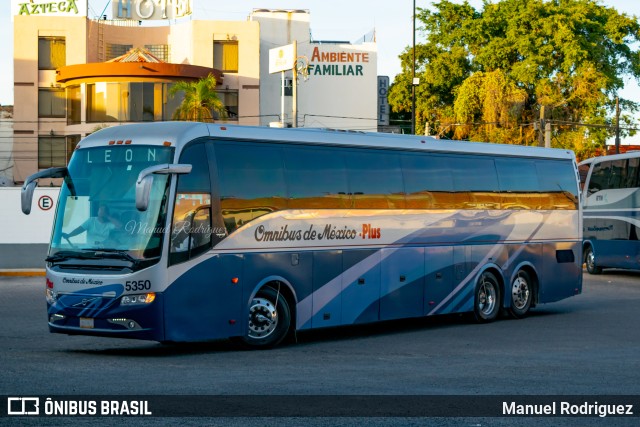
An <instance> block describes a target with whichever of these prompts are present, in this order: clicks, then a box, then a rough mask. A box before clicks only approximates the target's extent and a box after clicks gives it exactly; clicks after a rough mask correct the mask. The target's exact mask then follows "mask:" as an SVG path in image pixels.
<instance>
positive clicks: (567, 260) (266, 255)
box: [23, 122, 582, 347]
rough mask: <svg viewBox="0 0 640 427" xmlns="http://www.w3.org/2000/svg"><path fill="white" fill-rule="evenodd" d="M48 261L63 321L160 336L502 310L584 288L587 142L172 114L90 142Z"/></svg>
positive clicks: (54, 303) (54, 308) (258, 337)
mask: <svg viewBox="0 0 640 427" xmlns="http://www.w3.org/2000/svg"><path fill="white" fill-rule="evenodd" d="M43 177H58V178H64V182H63V185H62V188H61V193H60V198H59V202H58V206H57V213H56V219H55V222H54V227H53V232H52V236H51V245H50V250H49V254H48V257H47V259H46V298H47V305H48V316H49V317H48V318H49V329H50V330H51V331H52V332H57V333H65V334H87V335H100V336H108V337H126V338H139V339H149V340H157V341H161V342H179V341H201V340H211V339H220V338H227V337H239V338H241V339H243V340H244V341H245V342H246V343H248V344H250V345H252V346H256V347H269V346H273V345H276V344H277V343H279V342H280V341H281V340H282V339H283V338H285V337H286V336H287V335H288V334H290V333H293V332H294V331H296V330H305V329H313V328H323V327H328V326H338V325H351V324H358V323H367V322H376V321H381V320H390V319H399V318H413V317H420V316H429V315H436V314H444V313H460V312H474V313H475V316H476V318H477V319H479V320H480V321H490V320H493V319H495V318H496V317H497V316H498V315H499V313H501V312H502V311H509V312H510V313H511V314H512V315H513V316H515V317H522V316H524V315H526V314H527V312H528V311H529V309H530V308H531V307H533V306H535V305H536V304H540V303H547V302H552V301H557V300H560V299H563V298H566V297H569V296H572V295H575V294H578V293H580V292H581V289H582V276H581V271H582V265H581V264H582V257H581V245H582V227H581V224H580V209H581V208H580V203H579V199H578V174H577V166H576V163H575V158H574V155H573V153H572V152H570V151H564V150H552V149H544V148H532V147H516V146H506V145H494V144H482V143H464V142H447V141H440V140H436V139H433V138H429V137H414V136H399V135H389V134H365V133H355V132H339V131H327V130H313V129H269V128H258V127H240V126H220V125H212V124H201V123H177V122H164V123H152V124H136V125H125V126H116V127H111V128H107V129H104V130H101V131H99V132H96V133H94V134H92V135H90V136H88V137H87V138H85V139H84V140H83V141H81V142H80V143H79V145H78V147H77V148H76V150H75V152H74V154H73V156H72V158H71V161H70V162H69V166H68V168H54V169H49V170H46V171H42V172H39V173H37V174H35V175H33V176H31V177H30V178H29V179H28V180H27V181H26V182H25V185H24V187H23V211H25V212H26V213H28V212H29V210H30V208H31V194H32V193H33V189H34V187H35V185H36V180H37V179H38V178H43Z"/></svg>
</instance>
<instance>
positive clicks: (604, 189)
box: [578, 151, 640, 274]
mask: <svg viewBox="0 0 640 427" xmlns="http://www.w3.org/2000/svg"><path fill="white" fill-rule="evenodd" d="M578 167H579V169H580V176H581V184H582V186H583V188H582V191H583V197H582V201H583V215H584V219H583V223H584V252H583V253H584V261H585V264H586V267H587V271H588V272H589V273H591V274H599V273H601V272H602V269H603V268H626V269H636V270H637V269H640V241H639V240H638V239H639V238H640V237H639V236H640V191H639V190H640V188H639V187H640V181H639V177H638V173H639V171H640V152H637V151H635V152H629V153H625V154H616V155H612V156H604V157H595V158H592V159H588V160H585V161H584V162H582V163H580V164H579V165H578Z"/></svg>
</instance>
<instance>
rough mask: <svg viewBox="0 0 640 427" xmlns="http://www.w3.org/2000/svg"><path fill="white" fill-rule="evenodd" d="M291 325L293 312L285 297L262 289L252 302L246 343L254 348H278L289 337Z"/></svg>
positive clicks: (275, 291)
mask: <svg viewBox="0 0 640 427" xmlns="http://www.w3.org/2000/svg"><path fill="white" fill-rule="evenodd" d="M290 324H291V312H290V311H289V304H288V303H287V300H286V299H285V297H284V295H283V294H282V293H280V292H278V291H277V290H276V289H273V288H270V287H265V288H262V289H260V290H259V291H258V293H257V294H256V296H255V297H254V298H253V299H252V300H251V305H250V306H249V319H248V329H247V334H246V335H245V337H244V342H245V343H246V344H247V345H249V346H250V347H254V348H268V347H273V346H276V345H278V344H279V343H280V342H281V341H282V340H283V339H284V337H285V336H286V335H287V332H288V330H289V325H290Z"/></svg>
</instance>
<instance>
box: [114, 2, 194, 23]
mask: <svg viewBox="0 0 640 427" xmlns="http://www.w3.org/2000/svg"><path fill="white" fill-rule="evenodd" d="M112 11H113V17H114V19H132V20H134V21H151V20H160V19H176V18H182V17H183V16H188V15H191V13H192V11H193V1H192V0H113V9H112Z"/></svg>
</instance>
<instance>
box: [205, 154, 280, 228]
mask: <svg viewBox="0 0 640 427" xmlns="http://www.w3.org/2000/svg"><path fill="white" fill-rule="evenodd" d="M215 152H216V159H217V165H218V179H219V183H220V204H221V209H222V216H223V218H224V223H225V227H226V228H227V231H228V232H229V233H232V232H233V231H234V230H236V229H237V228H238V227H240V226H242V225H243V224H245V223H247V222H249V221H251V220H253V219H255V218H258V217H259V216H262V215H265V214H268V213H270V212H276V211H278V210H282V209H286V208H287V200H286V196H287V191H286V186H285V180H284V161H283V156H282V148H281V147H279V146H277V145H270V144H246V143H241V142H234V143H227V142H219V143H217V144H216V145H215Z"/></svg>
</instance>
